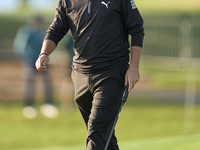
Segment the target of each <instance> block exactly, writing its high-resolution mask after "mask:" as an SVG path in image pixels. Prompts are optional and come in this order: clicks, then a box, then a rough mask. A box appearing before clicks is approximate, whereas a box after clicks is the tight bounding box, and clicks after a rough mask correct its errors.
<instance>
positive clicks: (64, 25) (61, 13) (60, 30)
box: [45, 0, 69, 45]
mask: <svg viewBox="0 0 200 150" xmlns="http://www.w3.org/2000/svg"><path fill="white" fill-rule="evenodd" d="M68 30H69V25H68V21H67V17H66V9H65V8H64V7H63V5H62V0H59V3H58V7H57V8H56V14H55V16H54V19H53V22H52V23H51V25H50V27H49V28H48V30H47V34H46V37H45V39H49V40H52V41H53V42H54V43H55V44H56V45H57V44H58V43H59V41H60V40H61V39H62V38H63V37H64V36H65V35H66V33H67V32H68Z"/></svg>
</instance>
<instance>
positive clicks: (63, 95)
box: [60, 33, 74, 113]
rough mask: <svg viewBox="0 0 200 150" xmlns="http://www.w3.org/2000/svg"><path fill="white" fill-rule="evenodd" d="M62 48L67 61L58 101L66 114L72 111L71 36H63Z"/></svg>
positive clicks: (72, 54) (72, 53)
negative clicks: (65, 53) (66, 55)
mask: <svg viewBox="0 0 200 150" xmlns="http://www.w3.org/2000/svg"><path fill="white" fill-rule="evenodd" d="M63 46H64V48H65V49H66V50H67V53H68V57H67V58H68V59H67V62H66V67H67V69H66V75H65V78H64V79H63V80H62V83H61V89H60V99H61V107H62V108H63V110H65V111H66V112H68V113H70V112H72V111H73V109H74V101H73V99H74V86H73V83H72V80H71V71H72V70H71V64H72V60H73V56H74V51H73V47H74V41H73V38H72V35H71V34H70V33H68V34H66V35H65V38H64V42H63Z"/></svg>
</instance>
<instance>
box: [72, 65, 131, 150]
mask: <svg viewBox="0 0 200 150" xmlns="http://www.w3.org/2000/svg"><path fill="white" fill-rule="evenodd" d="M127 69H128V65H123V66H120V67H114V68H112V69H105V70H100V71H94V72H92V73H80V72H78V71H76V70H72V74H71V76H72V80H73V83H74V88H75V102H76V104H77V106H78V108H79V110H80V112H81V114H82V117H83V119H84V121H85V124H86V127H87V130H88V134H87V145H86V147H87V148H86V149H87V150H104V147H105V145H106V142H107V139H108V136H109V133H110V130H111V127H112V125H113V122H114V119H115V117H116V115H117V112H118V110H119V107H120V104H121V98H122V94H123V91H124V81H125V73H126V71H127ZM108 150H119V147H118V144H117V138H116V136H115V134H113V135H112V138H111V141H110V144H109V147H108Z"/></svg>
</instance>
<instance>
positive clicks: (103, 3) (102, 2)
mask: <svg viewBox="0 0 200 150" xmlns="http://www.w3.org/2000/svg"><path fill="white" fill-rule="evenodd" d="M101 4H102V5H105V6H106V8H107V9H108V4H110V1H109V2H108V3H107V4H106V3H105V2H104V1H101Z"/></svg>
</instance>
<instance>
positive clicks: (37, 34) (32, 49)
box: [14, 17, 58, 119]
mask: <svg viewBox="0 0 200 150" xmlns="http://www.w3.org/2000/svg"><path fill="white" fill-rule="evenodd" d="M42 26H43V20H42V18H41V17H35V18H33V19H32V20H31V22H29V23H27V24H25V25H24V26H22V27H21V28H20V29H19V30H18V32H17V35H16V37H15V40H14V52H15V54H16V55H17V56H18V57H19V58H20V59H21V61H22V66H23V68H24V72H25V95H24V103H25V107H24V109H23V115H24V116H25V117H26V118H29V119H32V118H35V117H36V116H37V112H36V109H35V108H34V91H35V81H36V80H35V76H36V74H39V75H41V76H42V78H43V81H44V87H45V90H44V94H45V95H44V96H45V104H44V105H43V106H42V107H41V112H42V114H43V115H45V116H46V117H49V118H54V117H56V116H57V114H58V110H57V108H56V107H55V106H54V105H53V92H52V85H51V83H50V77H49V74H48V72H38V71H37V69H36V68H35V61H36V60H37V58H38V56H39V54H40V50H41V47H42V42H43V39H44V36H45V32H44V30H43V29H42Z"/></svg>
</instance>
